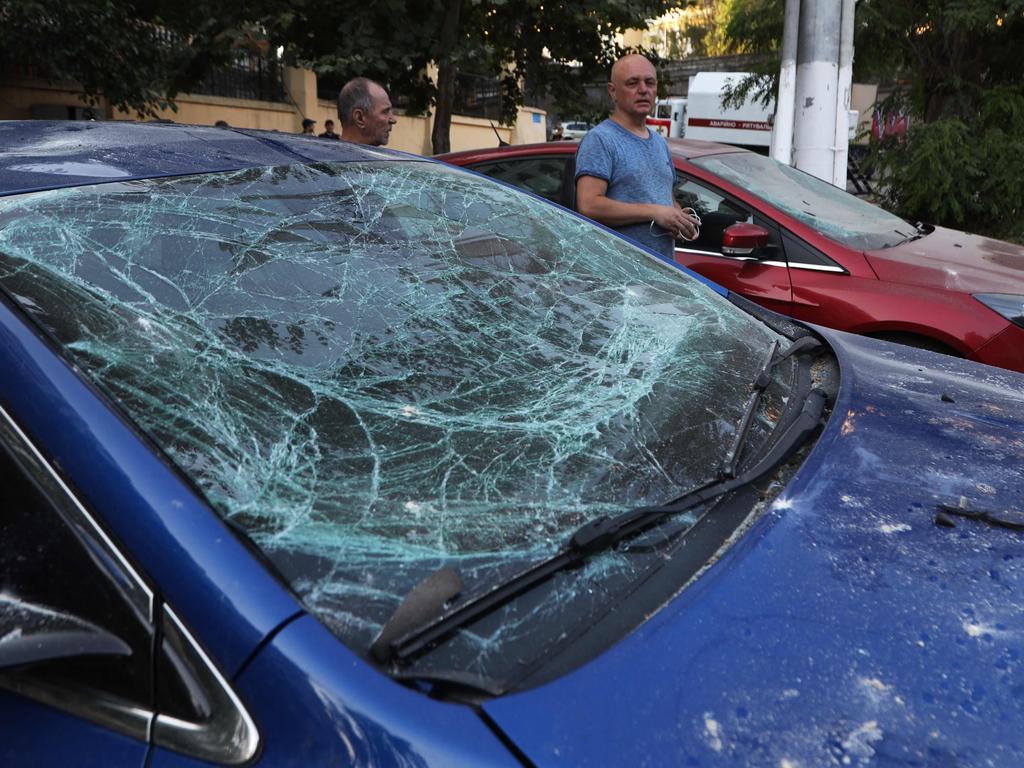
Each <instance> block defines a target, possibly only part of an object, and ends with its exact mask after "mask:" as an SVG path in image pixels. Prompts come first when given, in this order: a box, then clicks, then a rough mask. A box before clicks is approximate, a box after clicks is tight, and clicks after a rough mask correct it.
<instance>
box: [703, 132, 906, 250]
mask: <svg viewBox="0 0 1024 768" xmlns="http://www.w3.org/2000/svg"><path fill="white" fill-rule="evenodd" d="M690 163H692V164H693V165H695V166H697V167H698V168H700V169H702V170H705V171H707V172H708V173H711V174H714V175H715V176H717V177H718V178H721V179H724V180H725V181H728V182H729V183H731V184H733V185H734V186H736V187H738V188H739V189H742V190H744V191H746V192H748V193H749V194H751V195H754V196H755V197H757V198H759V199H761V200H763V201H764V202H766V203H767V204H768V205H770V206H772V207H774V208H776V209H777V210H779V211H782V212H783V213H785V214H787V215H789V216H791V217H793V218H794V219H796V220H797V221H799V222H800V223H801V224H804V225H806V226H808V227H810V228H811V229H813V230H815V231H817V232H819V233H820V234H822V235H824V236H825V237H827V238H829V239H831V240H834V241H836V242H838V243H841V244H842V245H845V246H846V247H848V248H853V249H857V250H876V249H881V248H891V247H892V246H894V245H899V244H900V243H902V242H905V241H906V240H908V239H910V238H912V237H914V236H915V235H917V234H918V233H917V228H916V227H915V226H914V225H913V224H911V223H910V222H908V221H906V220H904V219H902V218H900V217H899V216H896V215H895V214H893V213H890V212H888V211H886V210H885V209H884V208H880V207H878V206H876V205H872V204H871V203H869V202H867V201H866V200H862V199H861V198H859V197H857V196H856V195H851V194H849V193H848V192H846V191H845V190H842V189H839V188H837V187H835V186H834V185H832V184H829V183H828V182H826V181H823V180H821V179H819V178H817V177H815V176H812V175H811V174H809V173H806V172H804V171H801V170H799V169H797V168H793V167H791V166H789V165H786V164H784V163H780V162H778V161H777V160H774V159H772V158H770V157H765V156H764V155H760V154H758V153H756V152H724V153H720V154H711V155H704V156H701V157H693V158H690Z"/></svg>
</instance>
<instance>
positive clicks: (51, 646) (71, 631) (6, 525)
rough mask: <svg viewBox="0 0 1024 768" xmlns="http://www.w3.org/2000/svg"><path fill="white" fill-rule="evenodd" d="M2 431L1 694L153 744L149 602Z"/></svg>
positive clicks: (84, 522)
mask: <svg viewBox="0 0 1024 768" xmlns="http://www.w3.org/2000/svg"><path fill="white" fill-rule="evenodd" d="M0 427H2V428H0V486H2V490H0V494H2V497H0V541H2V542H3V546H2V547H0V639H2V641H0V687H3V688H6V689H8V690H12V691H14V692H16V693H20V694H22V695H25V696H27V697H29V698H32V699H35V700H37V701H41V702H43V703H45V704H49V705H50V706H53V707H56V708H57V709H62V710H64V711H66V712H70V713H71V714H73V715H75V716H77V717H80V718H82V719H85V720H90V721H92V722H95V723H99V724H101V725H103V726H105V727H107V728H111V729H113V730H116V731H119V732H121V733H125V734H127V735H129V736H133V737H135V738H137V739H140V740H145V739H146V738H147V736H148V726H149V723H150V719H151V714H150V712H151V710H152V709H153V692H154V685H153V662H152V648H153V643H154V633H153V631H152V625H151V623H150V616H149V611H150V605H151V597H150V595H149V594H147V593H145V592H144V591H141V592H140V591H139V590H138V588H137V585H136V584H135V583H133V581H132V580H131V579H130V578H127V577H126V575H125V573H124V571H123V570H122V569H121V568H120V564H119V563H117V562H115V560H114V557H113V555H112V551H111V550H110V549H109V548H108V547H106V545H105V544H104V542H103V540H102V536H101V534H100V533H99V532H98V531H96V530H94V529H92V528H91V526H90V525H89V522H88V520H87V519H85V518H83V517H81V516H79V515H77V514H76V512H75V510H74V509H73V508H71V502H70V500H69V498H68V496H67V495H66V494H65V493H64V492H63V491H62V490H61V489H60V487H59V485H58V484H57V481H56V480H55V479H54V478H53V477H52V476H50V475H48V474H46V473H44V472H42V471H37V470H38V465H37V464H36V463H35V457H34V456H33V455H32V454H31V453H29V451H28V449H27V447H25V445H24V444H23V443H20V442H17V441H14V440H10V439H9V437H10V432H9V431H8V428H7V425H6V423H4V424H2V425H0Z"/></svg>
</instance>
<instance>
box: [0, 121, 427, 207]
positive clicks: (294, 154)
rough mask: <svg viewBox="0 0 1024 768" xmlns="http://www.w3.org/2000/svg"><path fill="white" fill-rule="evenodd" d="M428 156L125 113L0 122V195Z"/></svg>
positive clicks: (306, 137)
mask: <svg viewBox="0 0 1024 768" xmlns="http://www.w3.org/2000/svg"><path fill="white" fill-rule="evenodd" d="M424 159H425V158H421V157H419V156H418V155H410V154H406V153H404V152H396V151H394V150H386V149H380V148H377V147H368V146H364V145H360V144H351V143H349V142H345V141H330V140H327V139H320V138H316V137H312V136H303V135H300V134H288V133H279V132H276V131H251V130H242V129H235V128H215V127H212V126H200V125H178V124H175V123H163V122H148V123H139V122H131V121H122V120H110V121H100V122H82V121H71V120H60V121H57V120H12V121H0V195H12V194H18V193H21V192H32V191H37V190H43V189H58V188H61V187H73V186H81V185H83V184H97V183H103V182H112V181H127V180H130V179H145V178H155V177H160V176H180V175H187V174H194V173H213V172H217V171H235V170H240V169H242V168H255V167H266V166H270V165H292V164H296V163H311V162H312V163H316V162H352V161H367V160H375V161H379V160H424Z"/></svg>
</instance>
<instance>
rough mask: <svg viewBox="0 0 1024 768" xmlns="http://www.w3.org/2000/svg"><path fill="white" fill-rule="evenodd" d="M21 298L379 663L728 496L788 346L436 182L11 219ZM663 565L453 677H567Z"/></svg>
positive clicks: (12, 260) (206, 181)
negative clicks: (776, 353)
mask: <svg viewBox="0 0 1024 768" xmlns="http://www.w3.org/2000/svg"><path fill="white" fill-rule="evenodd" d="M0 290H2V291H3V292H4V294H5V296H6V298H7V300H9V301H13V302H14V303H15V304H17V305H18V306H19V307H20V308H21V309H22V310H23V311H24V312H25V313H26V314H27V315H28V316H29V317H30V318H31V319H32V320H33V321H34V322H35V323H36V324H37V325H38V327H39V328H40V329H41V330H42V331H43V332H44V333H45V334H46V335H47V336H48V337H49V338H50V339H51V341H53V342H54V343H55V344H57V345H58V346H59V351H60V352H61V353H62V354H64V355H65V356H67V357H68V358H69V359H70V360H71V361H72V362H73V363H74V364H75V365H76V366H77V367H78V368H79V369H80V370H81V371H83V373H84V375H86V376H87V377H88V378H89V379H90V380H91V381H92V382H93V383H94V384H95V385H96V386H97V387H98V388H99V389H100V390H101V391H102V392H104V393H105V394H106V395H107V396H108V397H109V398H110V399H111V400H112V401H113V402H114V403H115V404H116V405H117V406H118V407H119V408H120V409H121V410H122V411H123V412H124V413H125V414H126V415H127V417H128V419H129V420H130V421H131V422H132V423H133V424H134V425H136V426H137V428H138V429H139V430H140V431H141V432H142V433H144V434H145V435H146V436H147V437H148V438H149V439H150V440H152V441H153V443H154V444H155V445H157V446H158V447H159V448H160V450H162V451H163V452H164V454H165V455H166V456H167V457H168V458H169V459H170V460H171V462H172V463H173V464H174V465H175V466H176V467H177V468H178V469H179V470H180V471H181V472H182V473H183V474H184V475H185V477H187V478H188V480H189V481H190V482H192V483H194V484H195V486H196V487H197V488H199V489H200V490H201V492H202V493H203V494H204V495H205V497H206V498H207V500H208V501H209V503H210V505H211V507H212V508H213V509H214V510H215V511H216V512H217V513H218V514H219V515H220V516H221V517H223V518H224V519H225V520H226V521H227V522H229V523H230V524H231V526H232V527H233V528H234V529H235V530H238V531H240V533H241V534H242V535H244V536H246V537H248V538H249V540H250V541H252V542H253V543H254V544H255V545H256V546H257V547H258V548H259V549H260V550H261V552H262V553H263V554H264V555H266V557H267V558H268V560H269V562H270V563H272V565H273V567H274V568H276V570H277V573H278V575H279V576H280V577H281V578H282V580H283V581H284V582H285V583H286V584H287V585H288V586H289V587H290V588H291V589H292V590H293V591H294V592H295V593H296V594H297V595H298V596H299V598H300V599H301V600H302V601H303V603H304V604H305V606H306V607H307V608H308V609H309V610H310V611H311V612H312V613H313V614H314V615H316V616H317V617H318V618H319V619H320V621H321V622H323V623H324V624H325V625H326V626H327V627H328V628H329V629H330V630H331V631H332V632H334V633H335V635H336V636H338V637H339V639H341V640H342V641H343V642H345V643H346V644H347V645H349V647H351V648H352V649H353V650H355V651H356V652H357V653H360V654H361V655H363V656H364V657H367V651H368V647H369V645H370V642H371V641H372V639H373V637H374V635H375V634H376V632H377V631H378V630H379V629H380V627H381V626H382V625H383V623H384V622H385V620H386V619H387V617H388V616H389V615H390V614H391V612H392V611H393V610H394V609H395V607H396V606H397V605H398V604H399V603H400V602H401V600H402V598H403V597H404V595H405V594H406V593H407V592H408V591H410V590H411V589H412V588H413V587H414V586H415V585H416V583H418V582H419V581H420V580H421V579H422V578H423V577H424V576H426V575H428V574H429V573H431V572H433V571H434V570H436V569H437V568H439V567H441V566H444V565H451V566H454V567H457V568H458V569H459V570H460V572H461V573H463V575H464V576H465V578H466V579H467V581H472V582H474V583H480V584H486V583H493V582H495V581H500V580H502V579H504V578H507V577H508V576H509V575H511V574H513V573H515V572H516V571H517V570H520V569H521V568H522V567H524V566H525V565H527V564H529V563H531V562H535V561H537V560H539V559H542V558H543V557H545V556H548V555H550V554H551V553H552V552H554V551H555V550H557V548H558V547H559V546H560V545H561V544H562V541H563V539H564V537H565V536H566V535H567V534H569V533H571V532H572V531H574V530H576V529H577V528H578V527H579V526H580V525H581V524H584V523H586V522H588V521H589V520H592V519H595V518H596V517H598V516H601V515H607V514H615V513H617V512H620V511H622V510H623V509H627V508H631V507H635V506H639V505H643V504H650V503H660V502H662V501H664V500H665V499H667V498H672V497H673V496H674V495H676V494H678V493H680V492H683V491H685V490H686V489H688V488H690V487H693V486H694V485H696V484H699V483H700V482H703V481H707V480H709V479H711V478H713V477H714V476H715V473H716V472H717V471H718V469H719V460H720V458H721V455H722V454H724V453H725V452H726V450H725V449H727V447H728V446H729V444H730V443H731V442H732V439H733V436H734V434H735V429H736V423H737V421H738V416H739V415H740V414H741V413H742V411H743V408H744V404H745V402H746V400H747V393H748V391H749V383H750V381H751V380H752V379H753V378H754V377H755V375H756V373H757V371H758V369H759V367H760V366H761V365H762V363H763V358H764V353H765V350H767V349H769V348H770V347H771V345H772V344H773V343H776V342H777V341H778V340H779V339H780V336H779V335H778V334H777V333H776V332H775V331H773V330H771V329H770V328H769V327H768V326H766V325H765V324H764V323H762V322H761V321H760V320H757V319H755V318H754V317H752V316H750V315H748V314H746V313H744V312H741V311H740V310H739V309H737V308H736V307H735V306H734V305H733V304H732V303H730V302H729V301H728V300H727V299H726V298H725V297H723V296H722V295H720V294H719V293H718V292H717V291H715V290H713V289H712V288H710V287H708V286H707V285H705V284H704V283H703V282H701V281H700V280H698V279H697V278H695V277H693V276H691V275H689V274H687V273H684V272H682V271H680V270H679V269H677V268H676V267H675V266H673V265H672V264H670V263H667V262H665V261H664V260H661V259H659V258H658V257H656V256H655V255H653V254H651V253H649V252H647V251H644V250H643V249H640V248H639V247H637V246H635V245H633V244H631V243H630V242H629V241H626V240H624V239H622V238H620V237H618V236H616V235H614V234H613V233H610V232H608V231H607V230H604V229H602V228H600V227H597V226H595V225H594V224H592V223H591V222H588V221H587V220H585V219H583V218H582V217H578V216H575V215H573V214H570V213H567V212H565V211H563V210H560V209H558V208H556V207H554V206H550V205H548V204H546V203H544V202H543V201H540V200H539V199H535V198H533V197H531V196H528V195H524V194H521V193H519V192H517V191H514V190H511V189H509V188H507V187H506V186H504V185H501V184H499V183H496V182H493V181H491V180H489V179H486V178H483V177H479V176H476V175H473V174H469V173H466V172H463V171H460V170H458V169H454V168H451V167H449V166H445V165H442V164H440V163H433V162H424V161H397V162H396V161H386V162H381V161H370V162H345V163H317V164H308V165H292V166H276V167H268V168H250V169H243V170H238V171H231V172H221V173H208V174H202V175H197V176H179V177H174V178H160V179H146V180H131V181H116V182H110V183H104V184H96V185H88V186H80V187H75V188H66V189H58V190H51V191H45V192H34V193H28V194H23V195H17V196H12V197H8V198H3V199H0ZM790 379H791V375H789V374H787V375H780V376H779V377H778V382H777V383H776V384H775V385H773V387H772V389H771V390H770V392H769V393H768V395H767V396H766V398H765V403H764V405H763V407H762V408H761V409H760V410H759V412H758V415H757V418H756V419H755V425H754V427H753V428H752V430H751V432H752V435H754V437H755V439H754V440H753V441H752V448H751V451H756V450H758V449H759V447H760V446H761V445H763V444H764V443H765V442H766V441H767V440H768V439H769V437H770V435H771V433H772V430H773V429H774V426H775V420H777V418H778V414H779V413H781V411H782V410H784V403H785V401H786V398H787V395H788V392H789V381H790ZM696 519H697V518H696V517H695V516H691V517H687V516H685V515H684V516H682V517H681V518H680V519H678V520H675V521H673V523H672V525H670V526H667V529H666V530H661V529H659V530H658V531H657V532H656V534H654V536H653V540H656V541H660V542H662V544H663V545H664V544H665V543H667V542H672V541H677V540H678V538H677V537H678V534H679V533H680V532H683V531H685V530H687V529H688V528H689V527H690V526H692V525H693V524H694V522H695V520H696ZM634 550H635V554H632V555H631V554H630V553H629V552H628V551H627V552H624V551H616V552H611V553H608V554H607V555H604V556H601V557H599V558H595V559H594V561H593V562H592V563H589V564H588V565H587V566H586V567H585V568H584V569H582V572H581V573H573V574H570V575H569V576H567V577H566V578H565V579H558V580H556V581H555V582H553V584H552V586H551V589H549V590H546V591H544V592H543V593H542V594H538V595H536V596H533V597H531V598H530V599H529V600H525V601H521V602H519V603H517V605H516V606H515V607H514V608H511V609H510V610H511V611H512V612H513V613H514V614H516V619H515V621H513V622H511V626H514V627H515V629H509V626H510V620H509V615H508V614H507V613H505V614H503V615H502V616H499V617H497V618H496V619H495V623H494V626H493V627H492V628H491V630H490V633H491V634H490V635H481V634H480V633H479V631H478V630H476V629H474V631H467V632H465V633H461V635H460V638H458V640H459V641H458V642H455V643H453V644H452V647H451V648H448V649H446V651H445V655H446V658H442V659H439V660H438V661H437V664H438V665H439V666H441V667H443V668H451V667H452V666H453V665H456V666H460V667H461V668H465V669H471V670H474V671H473V674H474V675H476V677H477V678H487V677H491V678H501V679H506V678H507V677H508V675H509V674H510V673H509V672H508V670H503V669H502V668H501V666H502V664H503V663H505V662H503V660H502V657H503V654H502V652H501V649H502V643H504V642H510V643H511V642H515V643H519V644H523V643H526V644H527V645H528V646H529V647H530V648H533V649H535V650H537V651H538V652H540V651H541V650H542V649H543V648H544V647H546V646H545V641H543V639H542V638H541V637H539V636H538V634H537V633H538V632H539V631H540V630H538V627H540V626H545V627H546V626H547V625H548V624H549V623H550V625H551V627H552V628H553V629H552V630H551V631H553V632H555V634H556V635H557V634H558V633H559V632H561V630H560V629H558V627H560V626H563V625H565V624H568V625H573V626H577V625H579V624H581V623H584V624H585V623H586V621H587V617H588V616H592V615H594V612H595V611H598V612H599V611H603V610H605V609H606V608H607V607H608V605H609V604H611V603H613V602H614V600H616V599H621V595H622V594H623V590H627V591H628V589H629V588H630V587H629V584H630V583H631V580H632V579H633V578H635V577H637V576H638V575H639V574H641V573H646V572H647V571H648V570H649V567H650V565H651V562H652V558H653V560H661V559H662V557H661V554H659V552H658V547H657V546H655V545H653V544H652V537H650V536H648V537H645V538H644V541H642V542H639V543H638V544H637V545H636V547H634ZM631 558H632V559H631ZM612 584H614V585H617V586H615V587H614V588H613V587H612V586H609V585H612ZM678 586H681V585H677V587H678ZM616 595H618V597H616ZM654 607H656V606H651V609H653V608H654ZM547 631H548V630H547V629H545V630H544V631H543V632H540V635H544V634H545V632H547ZM499 639H500V642H499ZM453 659H454V660H455V661H453ZM425 663H426V664H427V665H428V666H429V664H430V660H429V659H428V660H426V661H425Z"/></svg>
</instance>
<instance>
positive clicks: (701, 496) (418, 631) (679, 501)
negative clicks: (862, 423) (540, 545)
mask: <svg viewBox="0 0 1024 768" xmlns="http://www.w3.org/2000/svg"><path fill="white" fill-rule="evenodd" d="M806 338H811V342H805V341H804V340H803V339H800V340H798V341H796V342H794V343H793V344H792V345H790V347H788V348H787V349H786V350H785V351H784V352H783V354H782V356H781V357H779V358H778V360H781V359H784V358H785V357H788V356H790V355H791V354H794V353H799V352H800V351H811V349H813V348H816V347H817V346H819V345H820V342H818V341H817V340H816V339H813V337H806ZM772 352H773V354H772V358H774V352H775V349H774V348H773V350H772ZM778 360H775V359H772V360H769V365H768V366H766V368H769V367H770V365H773V364H775V363H776V362H778ZM826 400H827V396H826V394H825V393H824V392H823V391H822V390H820V389H816V388H815V389H812V390H811V391H810V392H809V393H808V394H807V396H806V397H805V399H804V402H803V407H802V409H801V411H800V413H799V415H798V416H797V417H796V418H795V419H793V420H792V421H791V422H790V423H789V425H788V426H787V427H786V430H785V432H784V433H783V434H782V435H781V436H779V438H778V439H777V440H775V441H774V444H773V445H772V447H771V448H770V449H769V450H768V452H767V453H766V454H765V455H764V456H762V457H761V458H760V459H759V460H758V461H757V462H756V463H755V464H754V465H753V466H751V467H750V468H748V469H746V470H745V471H743V472H742V473H741V474H740V475H739V476H737V477H730V478H726V479H721V480H716V481H713V482H710V483H706V484H704V485H702V486H698V487H697V488H694V489H692V490H690V491H687V492H686V493H684V494H683V495H682V496H679V497H677V498H675V499H673V500H672V501H670V502H668V503H667V504H664V505H660V506H651V507H638V508H636V509H632V510H629V511H627V512H623V513H622V514H620V515H616V516H614V517H601V518H598V519H597V520H593V521H591V522H589V523H587V524H586V525H584V526H582V527H580V528H579V529H578V530H577V531H576V532H575V533H574V534H573V535H572V536H571V537H570V538H569V541H568V542H566V544H565V545H564V546H563V547H562V549H561V550H559V551H558V552H557V553H555V554H554V555H552V556H551V557H549V558H548V559H546V560H542V561H540V562H539V563H536V564H534V565H532V566H530V567H529V568H527V569H526V570H525V571H523V572H522V573H520V574H518V575H517V576H514V577H512V578H511V579H509V580H508V581H506V582H503V583H501V584H498V585H496V586H494V587H493V588H491V589H490V590H489V591H487V592H484V593H482V594H480V595H478V596H477V597H475V598H471V599H469V600H467V601H466V602H464V603H462V604H461V605H458V606H456V607H455V608H453V609H452V610H450V611H449V612H448V613H445V614H443V615H441V616H438V617H436V618H434V619H432V620H430V621H427V622H425V623H423V624H421V625H419V626H416V625H413V626H407V627H401V628H399V627H397V626H395V624H396V622H391V621H389V622H388V631H387V632H386V633H385V632H382V633H381V635H380V636H379V637H378V638H377V640H376V641H375V642H374V644H373V646H372V648H371V654H372V655H373V656H374V658H376V659H377V661H379V662H381V663H389V662H390V663H395V664H402V663H406V662H408V661H409V660H410V659H412V658H414V657H415V656H417V655H419V654H420V653H422V652H424V651H426V650H429V649H430V648H431V647H432V646H433V645H435V644H436V643H438V642H439V641H441V640H443V639H444V638H446V637H447V636H449V635H451V634H452V633H454V632H455V631H457V630H459V629H461V628H463V627H466V626H469V625H471V624H473V623H474V622H476V621H477V620H478V619H480V618H482V617H483V616H485V615H487V614H488V613H490V612H491V611H494V610H496V609H497V608H500V607H501V606H502V605H504V604H505V603H507V602H508V601H509V600H511V599H513V598H514V597H516V596H518V595H520V594H522V593H523V592H526V591H528V590H530V589H532V588H533V587H534V586H536V585H537V584H539V583H541V582H543V581H545V580H546V579H548V578H550V577H551V576H552V575H553V574H555V573H557V572H558V571H561V570H564V569H566V568H571V567H574V566H577V565H580V564H582V563H583V562H584V561H585V560H587V559H588V558H590V557H591V556H593V555H595V554H597V553H599V552H605V551H607V550H609V549H611V548H613V547H614V546H615V545H617V544H618V543H619V542H621V541H623V540H624V539H627V538H631V537H633V536H635V535H637V534H639V533H642V532H643V531H646V530H647V529H649V528H651V527H653V526H655V525H657V524H658V523H660V522H661V521H662V520H663V519H664V518H665V517H666V516H669V515H676V514H679V513H681V512H686V511H687V510H690V509H693V508H695V507H699V506H702V505H704V504H707V503H708V502H711V501H713V500H715V499H716V498H718V497H721V496H724V495H725V494H727V493H730V492H732V491H735V490H737V489H739V488H742V487H743V486H745V485H749V484H750V483H753V482H755V481H757V480H759V479H760V478H762V477H764V476H765V475H767V474H769V473H770V472H771V471H772V470H774V469H775V468H777V467H778V466H779V465H781V464H782V463H783V462H785V461H786V460H787V459H789V458H790V456H792V455H793V454H794V453H795V452H796V451H797V449H798V448H799V447H800V446H801V445H803V444H804V443H805V442H806V441H807V439H808V438H810V436H811V435H812V434H813V433H814V432H815V431H816V430H817V429H818V427H819V426H820V425H821V423H822V417H823V414H824V410H825V404H826ZM442 570H444V569H442ZM435 577H440V572H439V573H438V574H434V575H432V576H430V577H428V578H427V579H426V580H425V582H428V581H434V582H437V586H435V587H434V588H433V589H429V588H425V589H422V590H421V589H420V588H419V587H417V588H415V589H414V590H413V591H412V593H410V596H409V598H407V599H406V600H405V601H403V603H402V605H400V606H399V608H398V610H397V611H396V612H395V615H396V616H397V615H398V613H399V612H403V613H406V614H408V615H417V616H419V617H422V616H423V614H424V611H423V610H422V609H420V610H417V609H416V608H415V607H413V606H410V605H409V603H410V602H415V599H414V596H415V595H416V594H417V593H420V594H430V595H431V597H430V598H429V602H431V603H432V604H433V605H434V606H435V610H438V609H441V608H442V607H443V605H445V604H446V603H447V600H450V599H451V598H453V597H455V595H456V594H457V593H458V590H459V589H461V582H458V584H457V588H456V587H455V586H454V585H455V584H456V582H455V581H454V580H453V579H451V578H450V575H449V577H448V578H435ZM441 584H446V585H447V586H446V587H443V586H441ZM453 589H455V590H456V591H455V592H454V594H453V593H452V591H451V590H453Z"/></svg>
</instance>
